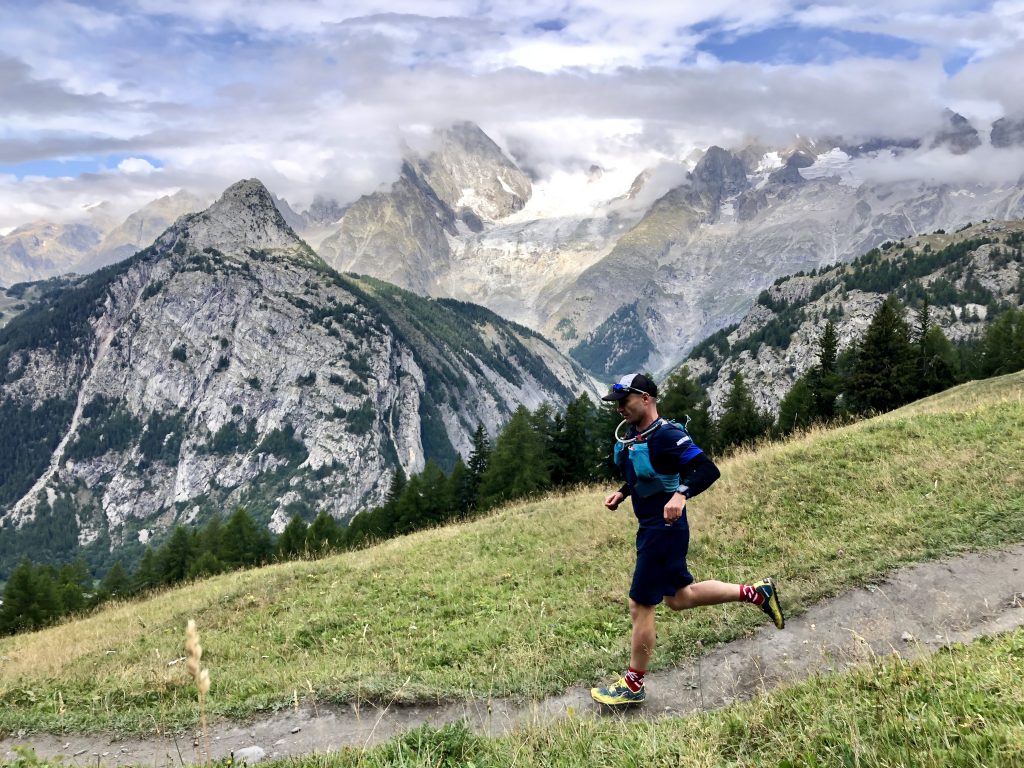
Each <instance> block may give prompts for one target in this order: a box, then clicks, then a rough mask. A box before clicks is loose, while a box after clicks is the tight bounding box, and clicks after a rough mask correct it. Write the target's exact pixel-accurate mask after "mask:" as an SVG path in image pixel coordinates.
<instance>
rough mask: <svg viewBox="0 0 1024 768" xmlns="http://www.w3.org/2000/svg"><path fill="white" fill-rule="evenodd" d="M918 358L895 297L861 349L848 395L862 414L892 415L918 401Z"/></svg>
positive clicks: (877, 318) (878, 316) (884, 306)
mask: <svg viewBox="0 0 1024 768" xmlns="http://www.w3.org/2000/svg"><path fill="white" fill-rule="evenodd" d="M916 359H917V356H916V355H915V354H914V350H913V348H912V347H911V344H910V332H909V329H908V328H907V324H906V321H905V320H904V319H903V311H902V309H901V308H900V306H899V304H898V302H897V301H896V299H895V297H889V298H887V299H886V300H885V301H883V302H882V304H881V306H879V308H878V310H877V311H876V312H875V315H874V317H873V318H872V320H871V324H870V325H869V326H868V329H867V331H866V332H865V334H864V338H863V339H862V340H861V343H860V345H859V346H858V348H857V359H856V362H855V364H854V369H853V373H852V374H851V375H850V377H849V379H848V381H847V391H848V394H849V396H850V400H851V401H852V404H853V406H854V407H855V408H856V409H857V410H858V411H860V412H862V413H864V412H868V411H877V412H880V413H881V412H885V411H891V410H892V409H893V408H897V407H899V406H901V405H903V404H904V403H907V402H910V401H911V400H913V399H914V396H915V394H916V389H917V386H916V383H915V381H914V375H915V372H916V365H915V362H916Z"/></svg>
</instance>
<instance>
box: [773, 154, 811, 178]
mask: <svg viewBox="0 0 1024 768" xmlns="http://www.w3.org/2000/svg"><path fill="white" fill-rule="evenodd" d="M812 165H814V158H813V157H811V156H810V155H808V154H807V153H806V152H801V151H799V150H798V151H796V152H794V153H793V154H792V155H790V156H789V159H788V160H786V164H785V165H784V166H782V167H781V168H779V169H778V170H775V171H772V173H771V175H769V176H768V181H769V182H773V183H775V184H801V183H803V181H804V177H803V176H801V175H800V169H801V168H809V167H811V166H812Z"/></svg>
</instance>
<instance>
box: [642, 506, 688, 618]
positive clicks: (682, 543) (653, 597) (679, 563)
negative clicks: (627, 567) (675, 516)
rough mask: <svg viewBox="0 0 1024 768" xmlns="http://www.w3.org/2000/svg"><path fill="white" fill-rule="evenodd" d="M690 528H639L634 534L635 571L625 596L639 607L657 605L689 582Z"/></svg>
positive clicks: (677, 526)
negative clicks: (688, 550) (688, 551)
mask: <svg viewBox="0 0 1024 768" xmlns="http://www.w3.org/2000/svg"><path fill="white" fill-rule="evenodd" d="M689 546H690V528H689V526H686V525H679V524H678V523H677V524H676V525H673V526H671V527H667V526H662V527H660V528H658V527H651V528H640V529H638V530H637V532H636V569H635V570H634V571H633V585H632V586H631V587H630V588H629V596H630V598H632V600H633V601H634V602H637V603H640V604H641V605H657V604H658V603H660V602H661V601H662V600H664V599H665V597H666V596H668V595H674V594H675V593H676V592H677V591H678V590H679V588H680V587H685V586H687V585H688V584H692V583H693V576H692V575H691V574H690V571H689V570H687V568H686V550H687V548H688V547H689Z"/></svg>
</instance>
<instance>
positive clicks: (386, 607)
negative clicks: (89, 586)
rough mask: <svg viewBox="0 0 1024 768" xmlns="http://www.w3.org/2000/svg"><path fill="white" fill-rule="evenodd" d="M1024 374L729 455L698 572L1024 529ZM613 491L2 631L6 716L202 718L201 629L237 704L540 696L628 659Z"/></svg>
mask: <svg viewBox="0 0 1024 768" xmlns="http://www.w3.org/2000/svg"><path fill="white" fill-rule="evenodd" d="M1022 390H1024V374H1014V375H1011V376H1007V377H1003V378H1001V379H997V380H990V381H986V382H979V383H976V384H972V385H968V386H966V387H961V388H958V389H957V390H955V391H950V392H947V393H943V394H942V395H939V396H937V397H935V398H932V399H931V400H930V401H924V402H922V403H919V404H915V405H913V406H911V407H909V408H907V409H904V410H901V411H897V412H895V413H892V414H888V415H886V416H884V417H881V418H879V419H874V420H871V421H868V422H863V423H861V424H858V425H854V426H852V427H847V428H843V429H838V430H833V431H824V430H819V431H815V432H812V433H810V434H808V435H806V436H803V437H801V438H799V439H796V440H793V441H790V442H788V443H785V444H782V445H770V446H767V447H764V448H762V449H760V450H758V451H751V452H747V453H744V454H741V455H738V456H735V457H733V458H732V459H730V460H728V461H725V462H723V463H722V470H723V478H722V480H721V481H720V482H719V483H717V484H716V486H715V487H714V488H712V489H711V490H710V491H708V492H707V493H706V494H705V495H703V496H701V497H700V498H698V499H697V500H695V501H694V502H693V503H692V505H691V509H690V512H689V514H690V520H691V527H692V528H693V531H694V537H693V542H692V545H691V570H692V571H693V572H694V573H695V574H696V575H697V577H698V578H708V577H714V578H720V579H725V580H741V579H742V580H749V579H753V578H757V577H759V576H761V575H763V574H773V575H775V576H777V577H779V578H780V579H781V580H782V582H783V584H784V586H783V589H784V594H785V597H786V600H787V609H788V611H789V613H790V614H791V615H792V614H793V613H796V612H799V610H800V609H801V608H802V607H804V606H807V605H809V604H810V603H812V602H814V601H816V600H819V599H821V598H822V597H825V596H827V595H829V594H832V593H835V592H838V591H841V590H843V589H845V588H847V587H849V586H850V585H853V584H858V583H863V582H865V581H869V580H871V579H874V578H877V577H878V576H879V575H880V574H882V573H884V572H886V571H887V570H889V569H891V568H892V567H894V566H896V565H898V564H901V563H906V562H912V561H918V560H924V559H929V558H936V557H941V556H945V555H949V554H954V553H956V552H960V551H964V550H968V549H980V548H985V547H992V546H997V545H999V544H1002V543H1007V542H1016V541H1021V540H1024V533H1022V531H1024V493H1022V491H1024V448H1022V446H1024V398H1022V394H1021V393H1022ZM602 493H603V489H588V490H582V491H580V492H578V493H573V494H568V495H563V496H551V497H547V498H543V499H538V500H535V501H532V502H530V503H527V504H521V505H517V506H513V507H509V508H506V509H504V510H502V511H500V512H498V513H497V514H495V515H493V516H490V517H487V518H485V519H481V520H478V521H474V522H472V523H467V524H463V525H457V526H451V527H447V528H442V529H437V530H433V531H427V532H423V533H420V534H416V535H413V536H409V537H406V538H402V539H397V540H393V541H389V542H385V543H384V544H382V545H380V546H378V547H374V548H373V549H370V550H366V551H364V552H357V553H348V554H345V555H341V556H337V557H333V558H330V559H328V560H323V561H319V562H300V563H288V564H283V565H278V566H273V567H269V568H264V569H261V570H259V571H252V572H245V573H237V574H231V575H227V576H222V577H218V578H215V579H211V580H208V581H203V582H199V583H196V584H194V585H190V586H187V587H185V588H182V589H177V590H174V591H170V592H166V593H164V594H161V595H158V596H155V597H153V598H152V599H149V600H146V601H144V602H139V603H134V604H126V605H120V606H113V607H110V608H107V609H106V610H103V611H102V612H100V613H98V614H97V615H96V616H93V617H91V618H88V619H84V620H80V621H76V622H72V623H70V624H67V625H64V626H60V627H55V628H51V629H49V630H46V631H43V632H38V633H34V634H31V635H23V636H18V637H14V638H6V639H4V640H2V641H0V657H3V659H2V661H0V704H2V707H0V731H9V730H11V729H14V728H19V727H29V728H45V729H58V728H68V729H75V730H77V729H91V728H106V727H115V728H119V729H124V730H128V731H147V730H150V729H154V728H160V729H163V728H166V727H170V726H175V725H179V724H181V723H183V722H190V721H192V720H194V718H195V717H196V712H195V707H194V703H193V702H194V688H193V687H192V685H191V684H190V681H189V680H188V679H187V678H186V674H185V670H184V668H183V667H184V665H183V664H174V665H171V666H169V664H168V662H169V661H172V660H174V659H177V658H178V657H180V656H181V654H182V650H181V649H182V645H183V642H184V626H185V622H186V620H187V619H188V618H189V617H194V618H195V619H196V621H197V623H198V625H199V630H200V633H201V635H202V640H203V645H204V647H205V649H206V652H205V655H204V659H203V661H204V664H205V665H206V666H207V667H209V669H210V673H211V676H212V678H213V688H212V690H211V693H210V697H209V705H210V707H211V708H212V710H213V711H214V712H216V713H222V714H230V715H235V716H240V715H245V714H249V713H251V712H253V711H255V710H257V709H262V708H267V707H272V706H275V705H280V704H282V703H286V702H288V701H290V700H291V699H292V697H293V695H298V696H299V697H304V696H310V695H315V696H317V697H318V698H319V699H321V700H324V699H329V700H338V699H350V698H352V697H355V696H360V697H371V698H382V699H385V698H386V699H390V698H392V697H397V698H404V699H409V698H423V699H429V698H434V697H443V698H447V697H455V696H480V695H488V694H493V695H507V694H525V695H543V694H545V693H550V692H553V691H558V690H561V689H562V688H564V687H565V686H566V685H568V684H571V683H575V682H584V681H591V680H594V679H596V678H599V677H603V676H605V675H607V674H608V673H609V672H611V671H612V670H617V669H618V668H619V667H620V666H621V664H622V663H623V661H624V659H625V656H626V645H627V634H628V630H629V621H628V617H627V615H626V611H625V597H624V595H625V592H626V590H627V588H628V583H629V577H630V573H631V567H632V553H631V538H632V533H633V524H632V520H631V515H630V513H629V512H628V510H620V512H619V513H614V514H613V513H609V512H607V511H605V510H603V508H602V507H601V498H602ZM763 619H764V617H763V615H762V614H761V613H760V612H759V611H754V610H750V609H746V608H745V607H743V606H736V605H729V606H720V607H715V608H705V609H701V610H699V611H691V612H687V613H685V614H682V615H677V616H673V617H672V618H671V619H670V620H666V621H663V622H662V623H661V624H660V627H659V644H660V646H659V651H658V654H657V657H656V667H664V666H667V665H669V664H672V663H673V662H675V661H677V660H679V659H680V658H682V657H684V656H686V655H687V654H688V653H690V650H691V649H692V648H693V647H694V646H695V641H697V640H702V641H704V643H705V644H709V643H713V642H720V641H724V640H727V639H729V638H732V637H735V636H737V635H740V634H742V633H744V632H746V631H748V630H749V629H750V628H751V627H752V626H753V625H754V624H756V623H758V622H760V621H762V620H763Z"/></svg>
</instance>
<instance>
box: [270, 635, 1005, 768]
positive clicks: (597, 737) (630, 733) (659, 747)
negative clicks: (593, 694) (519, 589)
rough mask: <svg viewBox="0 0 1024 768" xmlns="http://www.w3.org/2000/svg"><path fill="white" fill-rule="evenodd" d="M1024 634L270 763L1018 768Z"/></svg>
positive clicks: (425, 731) (325, 767)
mask: <svg viewBox="0 0 1024 768" xmlns="http://www.w3.org/2000/svg"><path fill="white" fill-rule="evenodd" d="M1021 701H1024V630H1020V631H1017V632H1015V633H1009V634H1006V635H1002V636H999V637H996V638H985V639H982V640H979V641H977V642H975V643H973V644H971V645H969V646H954V647H952V648H949V649H944V650H942V651H940V652H939V653H937V654H935V655H934V656H931V657H928V658H923V659H919V660H917V661H916V662H914V663H907V662H906V661H904V660H902V659H899V658H898V657H893V658H889V659H882V660H876V661H875V662H874V663H873V664H872V665H871V666H870V667H867V668H862V669H858V670H856V671H854V672H852V673H847V674H842V675H828V676H815V677H813V678H811V679H809V680H807V681H805V682H802V683H800V684H798V685H793V686H790V687H787V688H783V689H780V690H777V691H774V692H772V693H770V694H766V695H764V696H760V697H758V699H757V700H755V701H752V702H748V703H743V704H739V705H735V706H732V707H729V708H727V709H724V710H721V711H718V712H710V713H706V714H702V715H697V716H693V717H685V718H679V717H673V718H666V719H662V720H656V721H649V720H634V719H622V718H618V717H603V718H597V719H595V718H568V719H565V720H562V721H559V722H557V723H554V724H552V725H550V726H547V727H534V728H526V729H523V730H520V731H517V732H516V733H514V734H513V735H510V736H506V737H503V738H500V739H489V738H486V737H483V736H478V735H475V734H473V733H471V732H470V731H469V730H468V728H466V726H465V725H464V724H455V725H449V726H446V727H444V728H442V729H440V730H435V729H432V728H429V727H424V728H421V729H419V730H416V731H413V732H410V733H407V734H405V735H403V736H401V737H399V738H397V739H394V740H392V741H390V742H389V743H387V744H385V745H383V746H380V747H376V748H374V749H371V750H365V751H364V750H360V749H346V750H342V751H341V752H338V753H334V754H329V755H316V756H310V757H304V758H301V759H294V760H283V761H279V762H275V763H269V764H268V768H270V766H272V765H273V766H279V767H280V768H285V767H288V768H347V767H348V766H353V767H354V766H360V767H362V768H375V767H376V766H381V767H383V766H394V765H401V766H406V768H417V767H418V766H423V768H426V767H427V766H439V765H446V766H447V765H452V766H454V765H473V766H476V768H505V766H510V765H518V766H535V765H536V766H579V768H591V766H597V765H600V766H630V767H631V768H632V767H633V766H645V767H649V768H658V767H659V766H664V767H665V768H688V767H691V766H692V767H693V768H698V767H700V768H706V767H707V768H710V766H722V765H729V766H750V767H753V766H778V767H779V768H794V767H795V766H808V768H811V767H820V768H824V767H825V766H829V767H831V766H935V768H939V767H940V766H1019V765H1021V764H1022V763H1021V755H1024V709H1022V707H1021V703H1020V702H1021Z"/></svg>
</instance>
